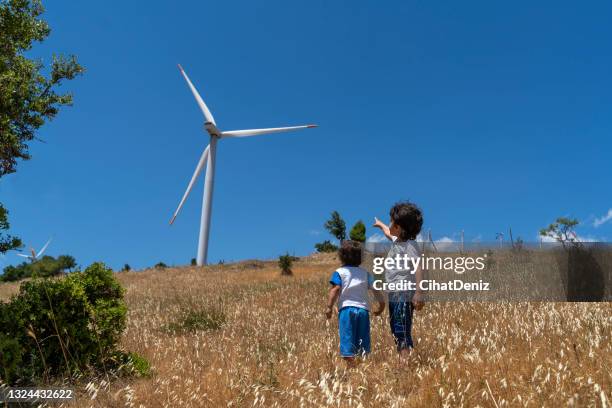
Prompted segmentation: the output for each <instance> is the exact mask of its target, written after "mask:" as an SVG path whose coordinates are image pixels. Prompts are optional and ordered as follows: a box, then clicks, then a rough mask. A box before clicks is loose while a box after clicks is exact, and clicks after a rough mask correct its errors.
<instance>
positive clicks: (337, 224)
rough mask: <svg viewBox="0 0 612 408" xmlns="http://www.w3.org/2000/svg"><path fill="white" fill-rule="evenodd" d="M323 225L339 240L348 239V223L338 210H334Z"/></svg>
mask: <svg viewBox="0 0 612 408" xmlns="http://www.w3.org/2000/svg"><path fill="white" fill-rule="evenodd" d="M323 227H324V228H325V229H326V230H327V231H329V233H330V234H332V235H333V236H334V237H335V238H336V239H337V240H338V241H340V242H342V241H344V240H345V239H346V223H345V222H344V220H343V219H342V217H341V216H340V213H338V211H333V212H332V213H331V216H330V218H329V220H327V221H326V222H325V224H323Z"/></svg>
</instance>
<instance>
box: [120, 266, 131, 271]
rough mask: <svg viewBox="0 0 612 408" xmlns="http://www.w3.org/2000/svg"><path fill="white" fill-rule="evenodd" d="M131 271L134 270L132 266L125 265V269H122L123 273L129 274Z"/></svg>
mask: <svg viewBox="0 0 612 408" xmlns="http://www.w3.org/2000/svg"><path fill="white" fill-rule="evenodd" d="M131 270H132V267H131V266H130V264H125V265H123V269H121V271H123V272H129V271H131Z"/></svg>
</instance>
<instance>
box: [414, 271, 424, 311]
mask: <svg viewBox="0 0 612 408" xmlns="http://www.w3.org/2000/svg"><path fill="white" fill-rule="evenodd" d="M415 278H416V292H415V294H414V297H413V298H412V304H413V305H414V308H415V309H416V310H421V309H422V308H423V306H424V305H425V300H424V296H423V291H422V290H421V281H422V280H423V269H422V268H421V267H419V268H417V270H416V272H415Z"/></svg>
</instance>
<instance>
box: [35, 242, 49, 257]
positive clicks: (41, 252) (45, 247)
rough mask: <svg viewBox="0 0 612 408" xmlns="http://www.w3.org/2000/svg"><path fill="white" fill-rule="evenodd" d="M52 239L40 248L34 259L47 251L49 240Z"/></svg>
mask: <svg viewBox="0 0 612 408" xmlns="http://www.w3.org/2000/svg"><path fill="white" fill-rule="evenodd" d="M52 239H53V238H49V240H48V241H47V243H46V244H45V246H43V247H42V249H41V250H40V251H39V252H38V253H37V254H36V258H39V257H40V256H41V255H42V254H43V253H44V252H45V250H46V249H47V247H48V246H49V244H50V243H51V240H52Z"/></svg>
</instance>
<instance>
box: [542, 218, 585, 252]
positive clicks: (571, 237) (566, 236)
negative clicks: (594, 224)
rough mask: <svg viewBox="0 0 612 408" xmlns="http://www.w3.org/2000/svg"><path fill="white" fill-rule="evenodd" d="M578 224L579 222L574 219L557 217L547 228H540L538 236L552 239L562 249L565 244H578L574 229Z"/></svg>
mask: <svg viewBox="0 0 612 408" xmlns="http://www.w3.org/2000/svg"><path fill="white" fill-rule="evenodd" d="M579 223H580V221H578V220H577V219H575V218H567V217H559V218H557V220H556V221H555V222H553V223H552V224H550V225H549V226H548V227H546V228H542V229H541V230H540V236H542V237H550V238H554V239H555V240H556V241H558V242H560V243H561V244H562V245H563V246H564V247H565V245H566V244H575V243H577V242H578V237H577V235H576V232H575V231H574V229H575V227H576V226H577V225H578V224H579Z"/></svg>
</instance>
